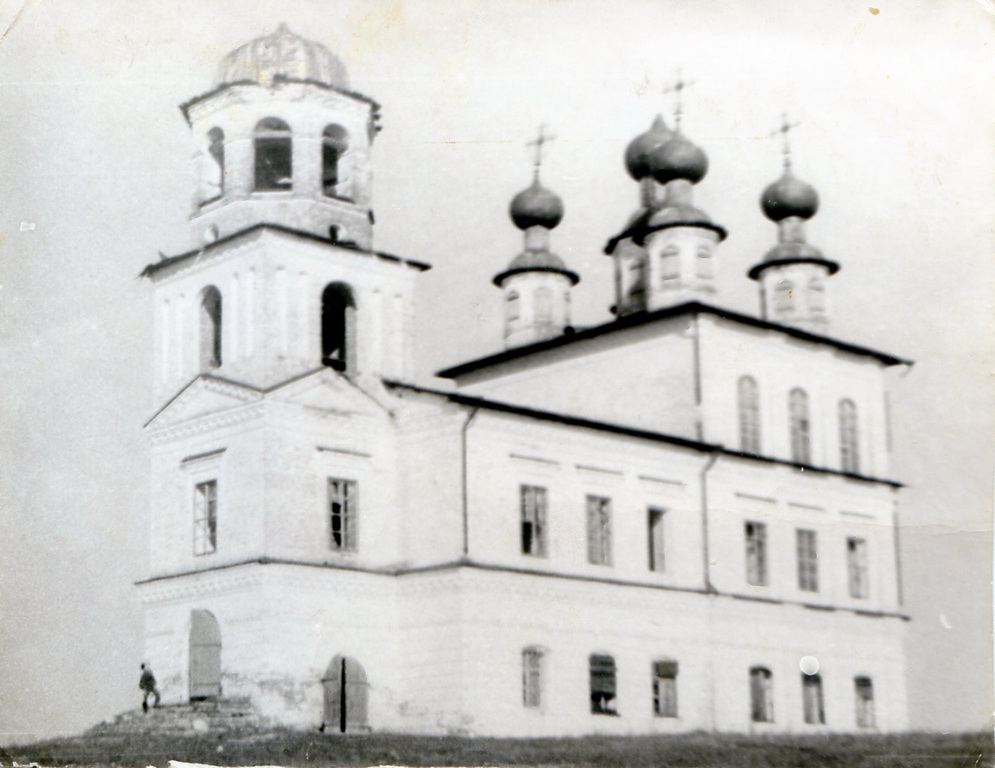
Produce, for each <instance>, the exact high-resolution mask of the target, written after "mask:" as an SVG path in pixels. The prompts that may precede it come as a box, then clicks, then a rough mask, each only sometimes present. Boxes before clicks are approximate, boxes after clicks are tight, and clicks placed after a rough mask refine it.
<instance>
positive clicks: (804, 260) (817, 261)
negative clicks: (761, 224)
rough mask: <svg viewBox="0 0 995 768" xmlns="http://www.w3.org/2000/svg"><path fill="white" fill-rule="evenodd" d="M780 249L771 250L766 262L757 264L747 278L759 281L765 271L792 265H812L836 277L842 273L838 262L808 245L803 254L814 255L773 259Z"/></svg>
mask: <svg viewBox="0 0 995 768" xmlns="http://www.w3.org/2000/svg"><path fill="white" fill-rule="evenodd" d="M779 248H781V246H775V247H774V248H771V250H770V251H768V252H767V255H766V256H765V257H764V260H763V261H762V262H760V263H759V264H756V265H755V266H754V267H753V268H752V269H751V270H750V271H749V272H747V273H746V274H747V277H749V278H750V279H751V280H759V279H760V276H761V275H762V274H763V272H764V271H765V270H767V269H772V268H774V267H786V266H789V265H791V264H812V265H814V266H820V267H825V268H826V274H827V275H835V274H836V273H837V272H839V271H840V265H839V263H838V262H835V261H831V260H830V259H826V258H823V256H822V253H821V252H820V251H819V250H818V249H816V248H812V247H811V246H808V245H806V246H805V249H806V250H805V251H803V252H802V253H812V254H813V255H799V256H790V255H783V256H775V257H774V258H771V256H772V255H774V254H775V253H782V252H781V251H779V250H778V249H779Z"/></svg>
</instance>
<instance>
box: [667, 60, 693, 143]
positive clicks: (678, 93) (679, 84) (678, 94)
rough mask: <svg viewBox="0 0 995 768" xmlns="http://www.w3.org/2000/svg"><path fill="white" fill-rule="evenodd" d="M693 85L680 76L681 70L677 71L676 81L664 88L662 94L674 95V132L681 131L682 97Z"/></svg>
mask: <svg viewBox="0 0 995 768" xmlns="http://www.w3.org/2000/svg"><path fill="white" fill-rule="evenodd" d="M692 85H694V80H685V79H684V76H683V75H682V74H681V70H679V69H678V70H677V79H676V80H675V81H674V84H673V85H668V86H665V87H664V89H663V93H664V94H665V95H666V94H668V93H673V94H675V97H674V98H675V100H676V102H677V103H676V105H675V107H674V130H677V131H679V130H680V129H681V115H682V114H684V104H683V98H682V95H683V93H684V90H685V89H686V88H690V87H691V86H692Z"/></svg>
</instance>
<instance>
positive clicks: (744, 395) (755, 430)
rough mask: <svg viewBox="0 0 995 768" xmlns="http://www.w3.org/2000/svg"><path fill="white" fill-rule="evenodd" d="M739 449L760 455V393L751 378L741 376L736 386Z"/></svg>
mask: <svg viewBox="0 0 995 768" xmlns="http://www.w3.org/2000/svg"><path fill="white" fill-rule="evenodd" d="M738 390H739V391H738V396H739V449H740V450H741V451H744V452H745V453H760V393H759V391H758V390H757V381H756V379H754V378H753V377H752V376H742V377H741V378H740V379H739V385H738Z"/></svg>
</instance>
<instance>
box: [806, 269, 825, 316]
mask: <svg viewBox="0 0 995 768" xmlns="http://www.w3.org/2000/svg"><path fill="white" fill-rule="evenodd" d="M808 308H809V309H810V310H811V311H812V312H814V313H816V314H821V313H823V312H825V311H826V284H825V283H824V282H823V281H822V279H821V278H818V277H813V278H812V279H811V280H809V281H808Z"/></svg>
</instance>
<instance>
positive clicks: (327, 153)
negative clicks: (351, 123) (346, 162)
mask: <svg viewBox="0 0 995 768" xmlns="http://www.w3.org/2000/svg"><path fill="white" fill-rule="evenodd" d="M348 148H349V134H348V133H347V132H346V129H345V128H343V127H342V126H341V125H329V126H327V127H326V128H325V130H324V132H323V133H322V134H321V188H322V191H323V192H324V193H325V194H326V195H327V196H328V197H348V195H346V194H343V190H341V189H340V186H339V185H340V184H341V182H342V180H343V179H342V173H341V170H342V169H341V167H340V162H341V160H342V156H343V155H344V154H345V152H346V150H347V149H348Z"/></svg>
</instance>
